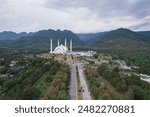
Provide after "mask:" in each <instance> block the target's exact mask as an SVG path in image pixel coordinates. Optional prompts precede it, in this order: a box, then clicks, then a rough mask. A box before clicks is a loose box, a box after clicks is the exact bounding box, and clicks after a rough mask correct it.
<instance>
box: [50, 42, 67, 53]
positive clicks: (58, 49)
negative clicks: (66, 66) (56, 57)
mask: <svg viewBox="0 0 150 117" xmlns="http://www.w3.org/2000/svg"><path fill="white" fill-rule="evenodd" d="M67 51H68V48H67V47H66V46H63V44H61V45H60V46H57V47H56V48H55V50H54V51H53V53H55V54H65V53H66V52H67Z"/></svg>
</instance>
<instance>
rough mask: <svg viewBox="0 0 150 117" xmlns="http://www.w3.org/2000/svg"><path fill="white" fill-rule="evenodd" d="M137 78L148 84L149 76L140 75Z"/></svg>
mask: <svg viewBox="0 0 150 117" xmlns="http://www.w3.org/2000/svg"><path fill="white" fill-rule="evenodd" d="M139 76H140V79H141V80H143V81H146V82H148V83H150V76H149V75H146V74H140V75H139Z"/></svg>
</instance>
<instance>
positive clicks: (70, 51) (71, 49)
mask: <svg viewBox="0 0 150 117" xmlns="http://www.w3.org/2000/svg"><path fill="white" fill-rule="evenodd" d="M70 52H72V39H71V40H70Z"/></svg>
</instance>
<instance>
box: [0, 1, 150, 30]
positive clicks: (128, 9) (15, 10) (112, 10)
mask: <svg viewBox="0 0 150 117" xmlns="http://www.w3.org/2000/svg"><path fill="white" fill-rule="evenodd" d="M121 27H122V28H128V29H131V30H134V31H146V30H150V0H0V32H2V31H14V32H35V31H38V30H44V29H45V30H46V29H55V30H57V29H61V30H64V29H67V30H71V31H73V32H75V33H89V32H90V33H91V32H92V33H93V32H102V31H108V30H113V29H117V28H121Z"/></svg>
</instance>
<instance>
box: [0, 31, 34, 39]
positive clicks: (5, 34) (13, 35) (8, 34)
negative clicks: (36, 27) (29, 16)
mask: <svg viewBox="0 0 150 117" xmlns="http://www.w3.org/2000/svg"><path fill="white" fill-rule="evenodd" d="M31 35H33V33H32V32H31V33H26V32H21V33H15V32H12V31H3V32H0V40H17V39H20V38H21V37H27V36H31Z"/></svg>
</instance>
